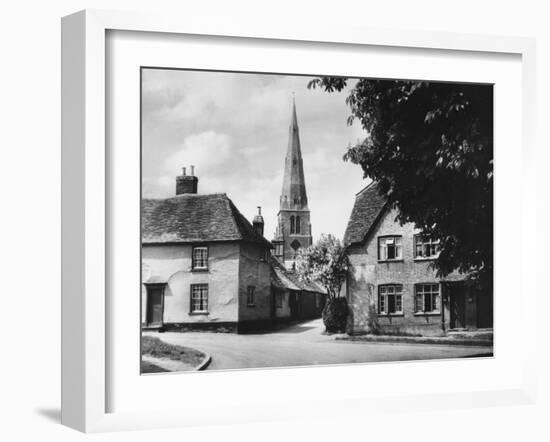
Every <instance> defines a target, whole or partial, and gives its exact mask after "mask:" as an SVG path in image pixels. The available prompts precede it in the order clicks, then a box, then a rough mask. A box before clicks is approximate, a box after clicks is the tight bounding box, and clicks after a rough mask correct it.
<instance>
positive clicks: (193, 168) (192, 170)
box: [191, 166, 195, 176]
mask: <svg viewBox="0 0 550 442" xmlns="http://www.w3.org/2000/svg"><path fill="white" fill-rule="evenodd" d="M191 176H195V166H191Z"/></svg>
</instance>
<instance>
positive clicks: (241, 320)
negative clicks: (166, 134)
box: [142, 169, 274, 332]
mask: <svg viewBox="0 0 550 442" xmlns="http://www.w3.org/2000/svg"><path fill="white" fill-rule="evenodd" d="M197 187H198V178H197V177H196V176H194V173H193V172H192V174H191V175H186V174H185V169H184V172H183V175H181V176H178V177H177V181H176V196H175V197H173V198H167V199H144V200H143V202H142V324H143V327H144V328H158V329H162V330H212V329H215V330H220V331H231V332H242V331H247V330H253V329H263V328H265V327H267V326H269V325H271V322H272V319H273V318H274V304H273V301H272V295H271V282H270V264H269V257H270V249H271V248H272V245H271V243H270V242H269V241H267V240H266V239H265V238H264V237H263V220H261V222H257V221H259V220H256V222H255V223H254V224H255V225H254V226H252V225H251V224H250V222H249V221H248V220H247V219H246V218H245V217H244V216H243V215H242V214H241V213H240V212H239V210H238V209H237V208H236V207H235V205H234V204H233V202H232V201H231V200H230V199H229V197H228V196H227V195H226V194H223V193H217V194H207V195H201V194H197Z"/></svg>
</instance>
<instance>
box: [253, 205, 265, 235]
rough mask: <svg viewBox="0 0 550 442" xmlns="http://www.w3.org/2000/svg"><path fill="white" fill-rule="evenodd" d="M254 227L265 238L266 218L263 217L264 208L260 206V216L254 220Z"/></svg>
mask: <svg viewBox="0 0 550 442" xmlns="http://www.w3.org/2000/svg"><path fill="white" fill-rule="evenodd" d="M252 227H254V230H255V231H256V233H257V234H258V235H260V236H264V218H263V216H262V208H261V207H260V206H258V214H257V215H256V216H255V217H254V219H253V220H252Z"/></svg>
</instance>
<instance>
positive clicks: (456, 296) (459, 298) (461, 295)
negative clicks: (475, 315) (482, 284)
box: [448, 284, 466, 328]
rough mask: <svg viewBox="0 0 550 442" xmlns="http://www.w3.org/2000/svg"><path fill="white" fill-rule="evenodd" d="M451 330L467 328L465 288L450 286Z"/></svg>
mask: <svg viewBox="0 0 550 442" xmlns="http://www.w3.org/2000/svg"><path fill="white" fill-rule="evenodd" d="M448 290H449V292H450V293H449V301H450V310H451V328H466V294H465V290H464V286H462V285H458V284H457V285H451V286H449V289H448Z"/></svg>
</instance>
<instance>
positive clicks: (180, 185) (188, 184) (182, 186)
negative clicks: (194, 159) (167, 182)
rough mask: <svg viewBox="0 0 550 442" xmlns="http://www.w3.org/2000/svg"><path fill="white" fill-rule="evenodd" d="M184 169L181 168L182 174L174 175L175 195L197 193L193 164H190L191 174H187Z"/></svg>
mask: <svg viewBox="0 0 550 442" xmlns="http://www.w3.org/2000/svg"><path fill="white" fill-rule="evenodd" d="M186 169H187V168H186V167H184V168H182V174H181V175H179V176H177V177H176V195H183V194H185V193H197V187H198V184H199V179H198V178H197V177H196V176H195V166H191V175H187V173H186Z"/></svg>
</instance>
